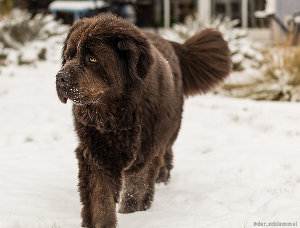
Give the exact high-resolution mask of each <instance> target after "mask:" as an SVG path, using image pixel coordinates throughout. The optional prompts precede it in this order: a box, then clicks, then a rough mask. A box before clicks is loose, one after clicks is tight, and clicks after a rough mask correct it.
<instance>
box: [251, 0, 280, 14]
mask: <svg viewBox="0 0 300 228" xmlns="http://www.w3.org/2000/svg"><path fill="white" fill-rule="evenodd" d="M275 10H276V2H275V0H267V2H266V9H265V10H263V11H256V12H255V16H256V17H257V18H265V17H268V16H270V15H273V14H275Z"/></svg>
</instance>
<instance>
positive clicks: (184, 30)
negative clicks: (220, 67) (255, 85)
mask: <svg viewBox="0 0 300 228" xmlns="http://www.w3.org/2000/svg"><path fill="white" fill-rule="evenodd" d="M238 23H239V21H238V20H229V19H226V18H225V19H220V18H217V19H215V20H214V21H213V22H212V23H211V24H207V25H206V24H202V23H201V22H199V21H197V20H194V19H193V18H192V17H189V18H187V20H186V22H185V23H184V24H176V25H174V27H173V28H172V29H171V30H167V31H166V30H163V31H162V32H161V34H162V35H163V36H164V37H166V38H168V39H171V40H174V41H177V42H184V40H186V39H187V38H189V37H191V36H192V35H194V34H195V33H196V32H199V31H201V30H202V29H204V28H215V29H217V30H219V31H220V32H222V33H223V35H224V38H225V39H226V40H227V41H228V43H229V48H230V50H231V53H232V63H233V70H236V71H240V70H244V69H247V68H253V67H259V66H260V65H261V62H262V61H263V55H262V53H261V49H262V48H261V47H260V45H259V44H258V43H255V42H253V41H251V40H250V39H249V38H248V34H247V32H246V31H245V30H243V29H239V28H236V25H237V24H238Z"/></svg>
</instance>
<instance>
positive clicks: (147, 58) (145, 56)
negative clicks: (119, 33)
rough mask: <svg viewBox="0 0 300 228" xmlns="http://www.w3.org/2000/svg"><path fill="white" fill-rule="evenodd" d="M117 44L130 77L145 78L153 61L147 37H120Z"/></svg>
mask: <svg viewBox="0 0 300 228" xmlns="http://www.w3.org/2000/svg"><path fill="white" fill-rule="evenodd" d="M115 45H116V48H117V49H118V51H119V53H120V55H121V58H122V59H123V61H125V63H126V67H127V70H128V74H129V75H130V77H132V78H135V79H144V78H145V77H146V75H147V73H148V71H149V69H150V67H151V65H152V63H153V56H152V53H151V49H150V44H149V42H148V41H147V40H146V39H140V40H136V39H133V38H127V37H125V38H121V39H118V40H117V42H116V44H115Z"/></svg>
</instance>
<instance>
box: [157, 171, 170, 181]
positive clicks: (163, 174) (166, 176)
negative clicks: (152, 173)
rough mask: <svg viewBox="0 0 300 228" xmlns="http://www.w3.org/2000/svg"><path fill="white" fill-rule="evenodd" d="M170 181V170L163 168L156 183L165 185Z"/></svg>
mask: <svg viewBox="0 0 300 228" xmlns="http://www.w3.org/2000/svg"><path fill="white" fill-rule="evenodd" d="M169 180H170V170H168V169H167V168H166V167H162V168H160V170H159V174H158V176H157V178H156V183H164V184H167V183H168V182H169Z"/></svg>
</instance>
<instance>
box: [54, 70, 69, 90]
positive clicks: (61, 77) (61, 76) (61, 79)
mask: <svg viewBox="0 0 300 228" xmlns="http://www.w3.org/2000/svg"><path fill="white" fill-rule="evenodd" d="M69 80H70V74H69V73H67V72H64V71H59V72H58V73H57V75H56V82H57V83H58V84H60V85H61V86H66V85H67V84H68V82H69Z"/></svg>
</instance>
